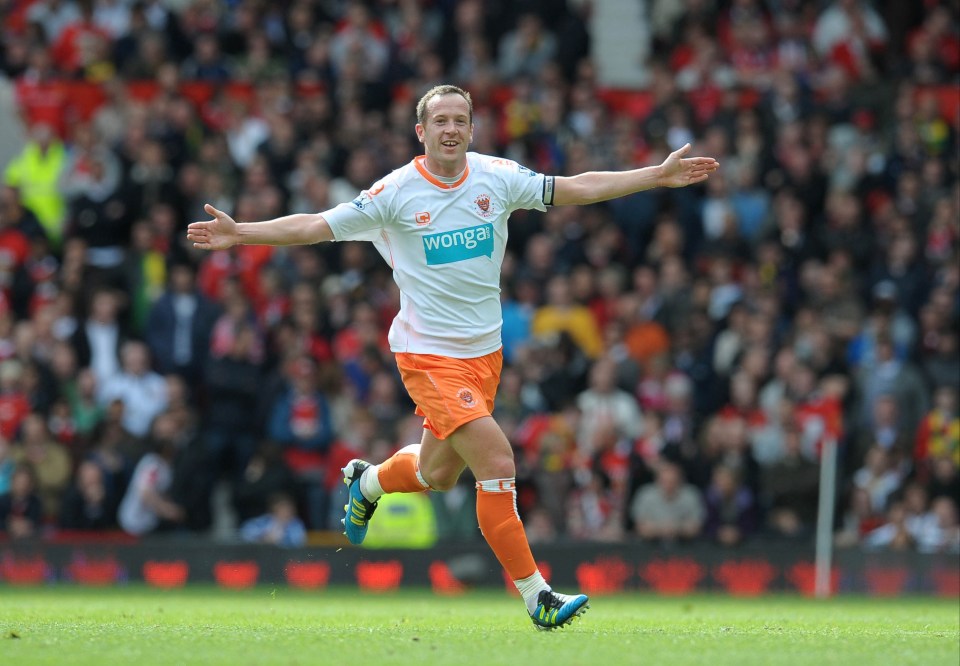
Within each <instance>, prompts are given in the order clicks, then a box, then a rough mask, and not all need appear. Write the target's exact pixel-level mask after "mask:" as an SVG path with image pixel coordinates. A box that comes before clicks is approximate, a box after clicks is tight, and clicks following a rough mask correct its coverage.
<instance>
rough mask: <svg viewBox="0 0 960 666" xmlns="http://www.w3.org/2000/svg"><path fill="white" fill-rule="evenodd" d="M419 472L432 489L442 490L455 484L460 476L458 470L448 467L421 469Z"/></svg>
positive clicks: (448, 488)
mask: <svg viewBox="0 0 960 666" xmlns="http://www.w3.org/2000/svg"><path fill="white" fill-rule="evenodd" d="M420 474H421V475H422V476H423V480H424V481H426V482H427V485H429V486H430V488H431V489H433V490H438V491H440V492H444V491H447V490H450V489H451V488H453V487H454V486H455V485H457V480H458V479H459V478H460V472H459V470H450V469H421V470H420Z"/></svg>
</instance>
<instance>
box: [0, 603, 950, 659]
mask: <svg viewBox="0 0 960 666" xmlns="http://www.w3.org/2000/svg"><path fill="white" fill-rule="evenodd" d="M591 606H592V608H591V610H590V611H589V612H588V613H587V614H586V616H585V617H584V618H583V619H581V620H578V621H577V622H575V623H574V624H573V625H572V626H571V627H569V628H567V629H564V630H557V631H554V632H538V631H536V630H534V628H533V625H532V624H531V623H530V621H529V620H528V619H527V618H526V615H525V613H524V609H523V606H522V604H521V602H520V601H519V600H518V599H516V598H510V597H508V596H507V595H506V594H505V593H503V592H497V591H478V592H471V593H468V594H466V595H464V596H460V597H439V596H434V595H433V594H431V593H430V592H427V591H415V590H412V591H403V592H398V593H392V594H383V595H372V594H361V593H359V592H356V591H354V590H352V589H351V590H348V589H330V590H327V591H323V592H312V593H311V592H302V591H294V590H290V589H287V588H286V587H278V588H271V587H259V588H255V589H252V590H246V591H224V590H220V589H218V588H215V587H212V586H202V585H201V586H193V587H189V588H186V589H183V590H175V591H159V590H152V589H148V588H144V587H141V586H137V585H130V586H126V587H118V588H111V589H90V588H80V587H72V586H56V587H43V588H12V587H3V586H0V664H16V665H17V666H24V665H28V664H57V665H61V664H69V665H71V666H72V665H80V664H98V665H113V664H123V665H133V666H148V665H150V664H164V665H168V664H229V665H230V666H241V665H243V664H322V665H326V664H329V665H330V666H341V665H342V666H354V665H356V666H390V665H393V664H397V665H403V666H407V665H416V666H430V665H432V664H442V665H445V666H446V665H454V664H457V665H459V664H482V665H483V666H495V665H498V664H504V665H510V666H516V665H524V664H531V665H532V664H542V665H546V666H562V665H566V664H585V665H588V666H616V665H619V664H651V665H653V664H664V665H667V666H682V665H685V664H690V665H694V664H695V665H696V666H725V665H728V664H729V665H731V666H734V665H736V666H748V665H750V664H758V665H759V664H763V665H767V664H771V665H777V666H781V665H793V664H811V665H816V666H823V665H826V664H844V665H850V664H852V665H854V666H867V665H869V664H878V665H883V666H900V665H906V664H918V665H922V666H940V665H944V666H947V665H949V666H956V665H957V664H960V605H958V602H957V600H951V599H929V598H922V599H921V598H906V599H895V600H892V599H864V598H839V599H835V600H832V601H828V602H820V601H816V600H811V599H802V598H798V597H792V596H769V597H761V598H756V599H735V598H730V597H722V596H707V595H700V596H693V597H682V598H667V597H656V596H651V595H645V594H634V595H627V594H624V595H618V596H605V597H597V598H595V599H593V600H592V602H591Z"/></svg>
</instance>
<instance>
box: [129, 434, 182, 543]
mask: <svg viewBox="0 0 960 666" xmlns="http://www.w3.org/2000/svg"><path fill="white" fill-rule="evenodd" d="M175 455H176V450H175V444H174V442H173V441H171V440H169V439H165V440H161V448H160V449H159V450H158V451H151V452H150V453H147V454H146V455H144V456H143V457H142V458H141V459H140V462H138V463H137V466H136V468H135V469H134V470H133V476H132V478H131V479H130V486H129V487H128V488H127V492H126V494H125V495H124V496H123V500H121V502H120V508H119V511H118V513H117V520H118V522H119V523H120V527H121V528H123V530H124V531H125V532H127V533H129V534H132V535H134V536H143V535H145V534H149V533H151V532H154V531H156V530H157V529H158V528H161V527H171V526H175V525H177V524H179V523H182V522H183V521H184V520H185V519H186V515H185V512H184V509H183V507H182V506H180V505H179V504H176V503H174V502H173V501H172V500H171V499H170V497H169V495H168V492H169V490H170V486H171V484H172V483H173V467H172V462H173V458H174V456H175Z"/></svg>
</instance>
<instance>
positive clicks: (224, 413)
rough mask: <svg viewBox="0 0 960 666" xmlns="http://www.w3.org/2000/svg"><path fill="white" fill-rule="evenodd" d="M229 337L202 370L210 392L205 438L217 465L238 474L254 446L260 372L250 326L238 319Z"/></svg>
mask: <svg viewBox="0 0 960 666" xmlns="http://www.w3.org/2000/svg"><path fill="white" fill-rule="evenodd" d="M231 338H232V340H231V344H230V347H229V348H228V349H226V350H225V351H224V353H222V354H217V355H214V356H213V357H212V358H210V359H209V360H208V361H207V366H206V369H205V372H204V377H205V379H206V386H207V390H208V391H209V410H208V412H207V417H206V419H205V424H204V441H205V442H206V447H207V451H208V453H209V455H210V456H211V458H212V459H213V460H214V461H216V462H217V463H218V467H220V468H226V469H227V470H230V471H233V472H235V473H240V472H241V471H242V470H244V469H247V468H248V463H249V462H250V460H251V457H252V456H253V453H254V449H255V448H256V432H257V425H258V424H257V419H256V416H257V402H258V398H259V397H260V391H261V388H262V384H261V381H262V376H261V374H262V373H261V370H260V366H259V365H258V364H257V362H256V360H257V357H256V355H255V352H256V348H255V345H256V333H255V332H254V328H253V325H252V324H251V323H250V322H238V323H237V324H236V328H235V330H234V331H233V332H232V334H231ZM230 476H233V474H231V475H230Z"/></svg>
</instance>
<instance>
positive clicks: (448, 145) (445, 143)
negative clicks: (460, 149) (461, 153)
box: [440, 141, 457, 148]
mask: <svg viewBox="0 0 960 666" xmlns="http://www.w3.org/2000/svg"><path fill="white" fill-rule="evenodd" d="M440 145H441V146H444V147H445V148H456V147H457V142H456V141H441V142H440Z"/></svg>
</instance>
